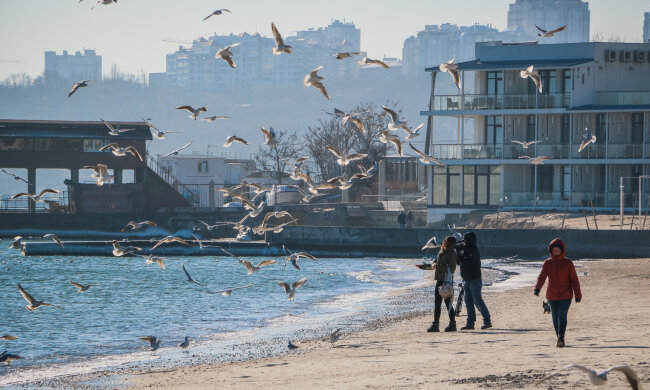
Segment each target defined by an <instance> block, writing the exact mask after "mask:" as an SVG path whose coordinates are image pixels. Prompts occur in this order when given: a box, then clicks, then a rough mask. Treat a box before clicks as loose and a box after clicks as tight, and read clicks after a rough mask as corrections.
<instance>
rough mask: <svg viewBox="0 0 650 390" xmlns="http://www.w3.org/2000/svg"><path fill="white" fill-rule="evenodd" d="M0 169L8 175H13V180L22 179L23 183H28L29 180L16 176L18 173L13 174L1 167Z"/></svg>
mask: <svg viewBox="0 0 650 390" xmlns="http://www.w3.org/2000/svg"><path fill="white" fill-rule="evenodd" d="M0 171H2V172H3V173H6V174H7V175H9V176H13V178H14V180H22V181H24V182H25V183H27V184H29V182H28V181H27V180H25V179H23V178H22V177H20V176H18V175H14V174H13V173H10V172H7V171H5V170H4V169H2V168H0Z"/></svg>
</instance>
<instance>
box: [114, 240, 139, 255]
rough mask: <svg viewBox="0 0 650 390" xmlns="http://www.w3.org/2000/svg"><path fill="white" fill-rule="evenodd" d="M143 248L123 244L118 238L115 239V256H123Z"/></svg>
mask: <svg viewBox="0 0 650 390" xmlns="http://www.w3.org/2000/svg"><path fill="white" fill-rule="evenodd" d="M141 250H142V248H138V247H137V246H121V245H120V243H119V242H118V241H117V240H113V256H115V257H121V256H124V255H128V254H131V253H133V252H135V251H141Z"/></svg>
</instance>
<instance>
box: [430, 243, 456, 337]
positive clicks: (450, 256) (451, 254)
mask: <svg viewBox="0 0 650 390" xmlns="http://www.w3.org/2000/svg"><path fill="white" fill-rule="evenodd" d="M455 246H456V238H455V237H454V236H449V237H447V238H445V240H444V241H443V242H442V246H441V247H440V251H439V252H438V256H436V260H435V262H434V263H433V268H434V269H435V279H436V287H435V308H434V310H433V323H432V324H431V326H430V327H429V329H427V332H440V312H441V311H442V301H443V299H442V295H440V292H439V291H438V289H439V288H440V286H442V284H443V283H444V282H445V276H446V274H447V269H449V272H451V274H452V275H453V274H454V271H456V263H457V262H458V258H457V256H456V250H455V249H454V247H455ZM444 301H445V306H446V307H447V312H448V313H449V325H448V326H447V327H446V328H445V332H455V331H456V313H454V307H453V305H452V302H451V297H450V298H447V299H445V300H444Z"/></svg>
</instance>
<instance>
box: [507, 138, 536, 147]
mask: <svg viewBox="0 0 650 390" xmlns="http://www.w3.org/2000/svg"><path fill="white" fill-rule="evenodd" d="M510 142H514V143H516V144H519V145H521V147H522V148H524V149H528V147H529V146H530V145H534V144H536V143H539V142H542V141H529V142H523V141H517V140H515V139H511V140H510Z"/></svg>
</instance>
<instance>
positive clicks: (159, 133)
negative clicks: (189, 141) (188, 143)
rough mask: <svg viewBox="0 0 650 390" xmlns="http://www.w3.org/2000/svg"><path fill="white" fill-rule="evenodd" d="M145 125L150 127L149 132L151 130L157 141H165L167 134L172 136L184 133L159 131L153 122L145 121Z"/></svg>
mask: <svg viewBox="0 0 650 390" xmlns="http://www.w3.org/2000/svg"><path fill="white" fill-rule="evenodd" d="M144 123H145V124H146V125H147V126H149V130H151V134H152V135H153V136H154V138H156V139H165V134H172V133H182V131H161V130H158V128H157V127H156V126H154V125H153V124H152V123H151V122H149V121H147V120H145V121H144Z"/></svg>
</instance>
